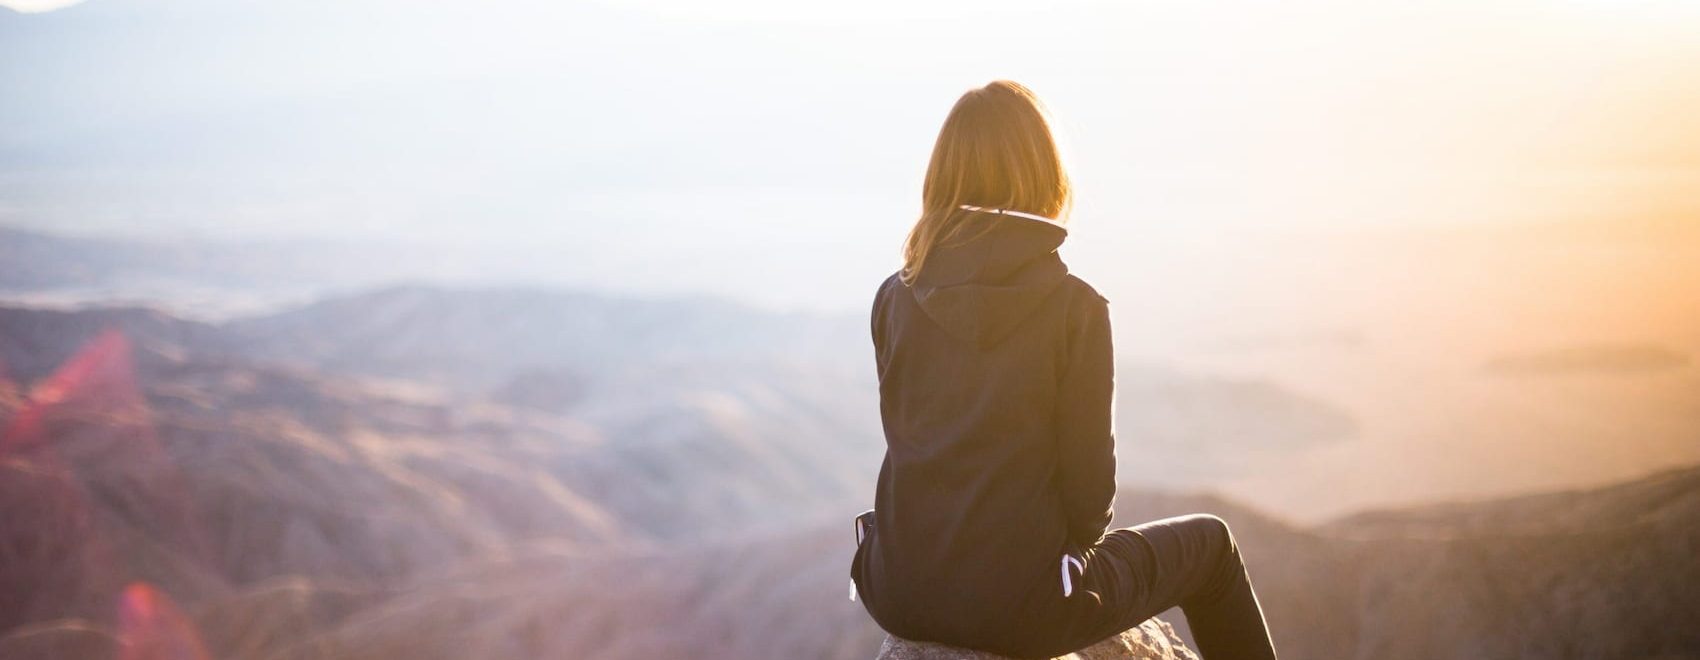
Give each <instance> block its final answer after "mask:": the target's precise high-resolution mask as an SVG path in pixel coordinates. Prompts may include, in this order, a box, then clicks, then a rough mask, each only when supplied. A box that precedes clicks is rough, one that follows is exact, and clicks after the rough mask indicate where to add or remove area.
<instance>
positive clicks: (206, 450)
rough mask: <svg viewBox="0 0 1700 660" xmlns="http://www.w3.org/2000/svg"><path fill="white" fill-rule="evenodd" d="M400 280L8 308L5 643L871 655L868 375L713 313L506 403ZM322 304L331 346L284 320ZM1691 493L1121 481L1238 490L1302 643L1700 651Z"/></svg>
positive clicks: (1277, 601)
mask: <svg viewBox="0 0 1700 660" xmlns="http://www.w3.org/2000/svg"><path fill="white" fill-rule="evenodd" d="M516 295H520V296H522V297H519V298H516V300H529V301H530V303H529V304H513V303H505V304H509V305H513V306H512V307H511V309H517V310H520V311H524V309H525V308H526V307H537V306H544V305H542V303H541V302H539V301H543V302H547V301H549V300H555V301H573V300H577V299H575V298H572V297H570V296H568V297H559V298H550V297H547V296H545V297H543V298H540V299H538V298H526V297H523V296H529V295H534V294H516ZM374 296H376V298H374V300H377V301H382V300H384V299H385V298H386V297H387V296H399V297H400V298H401V302H400V303H396V304H395V305H399V308H400V309H406V310H414V309H429V308H432V307H440V306H445V305H446V306H452V305H453V304H454V303H453V301H455V300H456V299H457V297H456V296H455V295H452V294H438V293H432V292H428V291H425V292H410V291H408V290H398V291H388V292H380V293H377V294H374ZM492 304H493V305H495V303H492ZM563 304H564V303H563ZM395 305H391V306H386V305H381V304H367V305H356V304H346V305H344V306H342V307H340V308H338V311H337V312H336V313H334V314H332V313H328V312H326V311H325V310H327V309H330V308H326V307H318V308H309V309H311V310H316V311H313V312H312V315H313V316H315V317H317V318H318V319H319V320H317V321H314V322H312V323H308V322H305V321H302V320H301V319H304V318H308V316H303V315H286V316H283V317H281V318H282V319H284V320H283V321H279V324H278V325H270V324H268V323H266V322H265V321H263V320H255V319H250V320H247V321H244V322H242V323H240V324H238V323H218V324H213V323H201V322H194V321H184V320H180V319H175V318H172V317H170V316H168V315H165V314H162V313H159V312H153V311H148V310H138V309H87V310H80V311H52V310H40V309H23V308H3V309H0V361H3V362H0V364H3V365H4V373H5V374H8V376H7V379H6V380H4V381H0V429H4V431H3V432H0V472H3V474H0V519H4V520H6V521H8V524H7V525H5V526H3V527H0V556H3V557H5V558H7V559H6V561H4V562H0V594H4V595H3V596H0V599H3V600H0V657H14V656H16V657H30V656H32V655H42V654H48V655H51V654H53V653H58V654H71V655H90V654H93V655H99V654H103V653H108V652H110V651H111V650H112V648H114V645H117V644H122V643H130V642H134V640H136V639H138V636H144V637H148V638H149V639H165V640H168V641H169V640H177V641H176V642H172V643H181V644H189V641H184V640H192V641H193V644H189V646H191V647H197V648H203V650H205V652H206V657H272V658H294V657H299V658H309V657H311V658H357V657H392V656H397V655H406V656H410V657H489V656H509V657H535V656H567V657H673V656H693V657H728V658H731V657H823V658H867V657H872V654H873V652H874V650H875V649H876V648H877V645H878V643H879V641H880V638H881V633H880V632H879V631H878V630H877V629H875V628H874V627H873V625H872V624H871V623H870V622H869V620H868V619H867V617H866V615H865V613H863V612H862V611H861V610H860V606H859V605H857V604H855V603H852V602H849V601H847V600H845V598H844V586H845V581H846V579H847V570H848V569H847V567H848V561H849V554H850V550H851V548H850V543H849V534H848V533H847V532H846V529H845V526H846V525H845V521H846V520H847V519H848V515H849V513H851V512H853V511H856V510H859V509H860V508H863V507H864V506H865V502H866V498H867V493H868V492H869V489H870V487H871V482H872V478H873V474H872V473H873V471H874V469H875V468H877V465H878V457H879V451H880V449H881V444H880V441H879V435H878V428H877V423H876V422H877V420H875V419H873V415H871V414H869V411H872V410H874V409H875V405H874V400H873V399H872V397H871V394H869V393H868V392H866V390H862V389H858V388H860V387H863V386H862V385H859V384H858V376H857V375H855V374H854V373H849V372H846V371H843V370H840V369H837V368H834V367H832V366H830V365H829V364H822V363H819V362H815V363H810V362H807V361H805V360H801V359H799V358H798V356H799V355H803V354H806V351H807V350H808V349H804V348H799V347H797V346H794V345H785V344H774V345H762V344H759V343H753V342H752V343H736V342H735V343H733V344H732V345H731V347H730V348H728V347H727V346H726V345H706V344H705V345H696V346H692V347H691V350H690V352H688V353H687V352H681V353H678V354H675V355H672V356H670V357H668V358H667V359H656V360H653V361H648V362H645V361H643V360H640V359H638V358H637V357H636V356H641V355H645V354H646V353H645V352H643V351H633V352H631V353H629V355H631V356H634V357H633V362H634V364H633V365H632V366H631V367H630V368H626V369H618V370H609V371H599V370H586V371H584V372H583V379H582V380H581V381H579V382H578V383H577V384H576V385H574V386H575V387H578V388H579V390H577V391H576V393H575V394H574V395H573V396H571V397H570V398H569V400H567V401H565V402H557V403H554V404H550V403H544V404H540V405H530V404H527V405H516V404H513V403H511V402H504V401H501V400H495V399H492V398H491V397H489V396H487V395H485V394H482V393H480V388H464V389H461V388H456V387H452V386H446V385H452V383H444V382H436V381H432V380H431V379H430V378H426V377H417V374H422V373H437V374H461V375H469V374H473V373H474V372H473V371H460V370H458V369H475V368H482V369H484V371H481V372H477V373H482V374H485V375H486V377H487V378H488V382H500V381H502V380H503V378H502V377H501V375H500V372H501V369H503V368H517V369H521V370H524V369H526V368H527V365H519V364H511V363H509V364H507V366H505V367H492V366H489V365H485V366H483V367H475V366H469V365H476V364H477V361H476V360H472V361H467V362H459V363H457V362H456V361H455V360H440V361H439V360H437V359H436V358H435V357H434V356H435V355H437V354H436V353H434V352H433V351H432V350H430V348H429V347H430V346H432V345H433V343H434V342H445V343H448V344H453V343H462V342H468V341H470V338H471V337H476V336H483V335H482V333H484V332H486V330H483V329H481V325H480V324H476V323H471V322H470V321H468V322H466V323H467V325H465V326H463V327H461V328H460V329H459V330H453V331H448V330H445V331H443V332H442V333H441V334H440V335H435V336H433V334H432V333H430V332H425V333H421V334H419V335H417V336H416V337H414V338H411V339H410V341H413V340H417V341H418V342H419V343H415V344H413V345H412V346H413V349H412V350H416V351H418V353H417V354H418V355H419V356H420V360H419V362H420V365H417V367H416V368H417V369H418V370H417V371H413V370H401V371H390V370H386V369H381V368H375V367H371V366H370V364H369V363H364V362H361V361H360V360H357V359H352V358H350V357H339V356H349V355H352V354H351V353H346V352H340V351H339V350H338V349H336V348H335V347H336V346H358V345H362V344H361V342H363V341H365V339H364V338H367V337H370V336H372V335H371V334H370V333H372V332H380V331H387V330H386V329H387V328H388V327H387V326H384V325H382V324H375V325H369V326H365V327H368V328H370V329H369V330H365V331H362V330H360V329H359V328H360V327H362V326H361V325H360V323H376V322H375V321H361V318H362V316H361V312H362V310H365V311H366V312H367V313H369V314H370V315H371V316H372V317H373V318H383V317H385V316H386V315H387V314H389V313H390V311H389V310H393V309H397V308H398V307H397V306H395ZM497 308H501V305H497ZM611 309H614V310H622V311H619V312H618V313H620V314H623V313H625V312H624V311H623V310H629V309H631V308H627V307H612V308H611ZM410 313H415V312H410ZM551 313H560V312H549V313H539V314H540V315H539V316H534V317H530V318H534V319H543V318H548V317H549V316H548V314H551ZM610 313H611V314H613V313H614V312H610ZM651 313H657V314H659V313H660V312H656V311H652V312H651ZM466 318H468V319H477V318H484V319H489V318H491V317H490V316H488V315H480V314H467V315H466ZM728 318H730V317H728ZM762 318H765V317H761V316H759V315H755V316H746V317H740V318H736V319H734V321H728V322H737V323H751V324H754V323H760V322H762V321H761V319H762ZM338 321H341V322H345V323H347V324H348V325H347V326H345V327H341V328H339V327H338ZM356 321H359V323H356ZM534 322H537V323H541V321H534ZM626 322H628V321H618V322H615V321H609V322H608V323H607V325H618V323H626ZM315 324H323V325H324V326H325V328H326V332H325V333H324V334H325V337H326V338H325V339H323V341H322V343H318V344H296V343H293V342H290V341H286V340H283V339H280V338H281V337H287V336H290V335H291V334H292V333H295V332H306V331H307V330H309V329H310V328H312V327H314V325H315ZM449 325H451V326H452V325H454V324H449ZM496 325H498V328H497V329H496V330H495V332H497V333H498V336H499V333H500V332H501V330H500V327H499V326H500V324H496ZM607 325H599V326H598V327H607ZM280 327H287V328H290V330H288V331H283V330H277V328H280ZM619 327H630V326H619ZM683 327H685V328H689V327H692V326H691V325H690V324H686V325H685V326H683ZM702 327H704V328H712V329H704V330H702V332H713V333H720V332H724V331H725V328H724V327H721V326H713V325H712V324H710V325H705V326H702ZM262 330H269V331H262ZM524 332H526V333H533V334H529V335H514V336H512V337H510V338H509V340H510V341H521V340H524V339H525V337H527V336H535V333H537V332H538V331H537V330H535V329H528V330H525V331H524ZM339 333H340V334H339ZM625 334H626V333H622V332H606V333H597V332H585V333H582V334H579V335H577V337H580V338H582V339H583V341H582V342H581V343H582V344H583V345H585V346H589V347H591V348H594V347H595V345H596V343H595V341H591V339H594V338H598V337H600V338H601V339H597V340H596V341H607V342H617V341H618V340H619V338H620V337H622V336H624V335H625ZM688 334H689V333H686V332H683V331H681V332H680V334H679V335H677V336H680V337H685V338H684V339H679V340H678V341H681V342H683V343H684V344H687V345H688V344H691V340H690V339H689V338H688ZM640 335H641V333H640ZM751 336H760V334H759V332H752V333H751ZM651 337H652V339H651V341H659V340H655V339H653V337H654V335H651ZM256 347H258V348H256ZM292 350H293V351H294V352H293V353H292V354H291V355H283V353H287V352H290V351H292ZM476 350H480V351H494V349H489V348H478V349H476ZM586 350H591V349H586ZM608 350H614V349H608ZM728 356H730V357H728ZM730 363H736V364H738V365H739V367H738V368H737V369H728V368H724V367H723V365H726V364H730ZM455 364H459V365H460V366H459V367H456V368H441V369H439V367H441V366H444V365H455ZM1139 373H1141V374H1143V375H1142V376H1140V377H1141V378H1146V379H1148V380H1147V381H1146V383H1147V384H1145V385H1143V386H1141V387H1144V388H1147V389H1148V391H1150V392H1152V393H1154V395H1153V396H1152V397H1149V398H1151V399H1155V400H1157V401H1159V402H1169V403H1159V404H1156V405H1150V404H1146V406H1145V407H1141V408H1134V409H1133V410H1135V411H1137V413H1136V414H1140V415H1143V416H1146V417H1148V419H1144V420H1139V421H1136V422H1134V423H1135V424H1138V425H1141V426H1140V428H1145V429H1149V430H1150V432H1151V433H1165V432H1167V433H1183V432H1184V433H1201V432H1202V431H1198V430H1197V429H1204V430H1206V431H1207V430H1209V429H1212V428H1214V429H1223V428H1229V427H1225V426H1221V425H1222V424H1224V423H1225V422H1221V421H1218V420H1213V419H1212V418H1211V413H1210V411H1211V410H1216V409H1220V408H1218V406H1230V405H1231V406H1234V407H1238V408H1244V409H1248V410H1251V411H1253V413H1254V414H1256V415H1258V416H1259V417H1260V418H1262V419H1265V420H1287V421H1286V422H1285V425H1284V426H1278V427H1273V428H1271V429H1269V430H1267V431H1266V432H1267V433H1283V434H1287V435H1285V436H1277V435H1267V436H1265V437H1270V438H1275V437H1289V438H1293V439H1294V440H1292V441H1291V442H1293V443H1296V444H1298V445H1300V446H1308V445H1309V444H1310V443H1317V442H1320V443H1324V445H1326V443H1328V442H1339V441H1340V440H1339V438H1338V437H1337V436H1338V435H1339V434H1343V433H1350V432H1351V430H1350V429H1351V426H1350V424H1349V421H1347V420H1346V418H1342V417H1340V416H1338V415H1334V414H1332V413H1329V412H1328V410H1327V408H1326V406H1325V404H1318V403H1315V402H1311V401H1308V400H1307V399H1305V398H1303V397H1299V396H1293V395H1288V394H1283V393H1281V392H1279V391H1278V390H1270V389H1268V388H1264V387H1261V386H1258V385H1256V384H1254V383H1253V384H1247V383H1243V382H1233V381H1220V380H1210V379H1201V378H1194V377H1187V376H1185V375H1181V374H1173V373H1169V374H1168V376H1167V377H1168V378H1170V379H1171V380H1172V383H1173V385H1168V386H1165V385H1163V384H1161V382H1159V381H1157V380H1155V379H1156V378H1158V377H1159V375H1160V374H1164V373H1165V372H1163V371H1161V370H1155V369H1153V370H1148V371H1141V372H1139ZM860 378H866V376H860ZM497 391H498V392H501V391H502V390H500V389H498V390H497ZM1156 393H1168V394H1166V396H1168V397H1169V398H1163V397H1158V396H1155V394H1156ZM1142 398H1147V397H1142ZM1124 405H1126V404H1125V403H1124ZM1258 410H1264V411H1265V412H1256V411H1258ZM1125 423H1126V422H1124V424H1125ZM1232 423H1244V422H1232ZM1212 425H1214V426H1212ZM1241 428H1244V429H1253V430H1255V429H1256V425H1248V426H1243V427H1241ZM1164 429H1168V430H1167V431H1165V430H1164ZM1187 429H1194V430H1191V431H1188V430H1187ZM1307 434H1308V435H1307ZM1176 437H1180V438H1184V437H1187V436H1184V435H1180V436H1176ZM1307 438H1314V439H1307ZM1181 444H1184V443H1181ZM1181 444H1176V445H1172V447H1179V446H1181ZM1154 455H1156V454H1151V453H1146V454H1136V453H1126V452H1124V453H1123V456H1124V458H1123V460H1124V461H1127V460H1130V458H1133V457H1138V458H1143V459H1145V460H1152V459H1151V457H1152V456H1154ZM1697 501H1700V469H1688V470H1683V471H1676V472H1668V473H1663V474H1659V475H1654V476H1650V477H1647V478H1645V479H1641V480H1636V481H1632V482H1626V483H1622V484H1618V485H1615V486H1610V487H1604V488H1595V489H1584V490H1575V491H1568V492H1560V493H1548V494H1542V495H1531V496H1523V497H1516V498H1503V499H1494V500H1485V501H1475V502H1459V503H1452V504H1437V505H1429V506H1416V507H1402V508H1398V509H1392V510H1384V511H1373V512H1366V513H1362V514H1357V515H1353V516H1349V517H1346V518H1341V519H1338V520H1335V521H1332V522H1328V523H1325V524H1321V525H1314V526H1306V525H1300V524H1296V523H1293V522H1289V521H1287V520H1284V519H1282V518H1280V517H1276V516H1272V515H1270V514H1268V513H1265V512H1262V511H1259V510H1258V509H1255V508H1251V507H1247V506H1244V505H1242V504H1239V503H1236V502H1234V501H1231V500H1226V499H1223V498H1220V497H1215V496H1208V495H1183V494H1170V493H1161V492H1154V491H1151V490H1144V489H1136V488H1128V489H1125V490H1123V492H1122V493H1121V494H1120V496H1119V498H1118V506H1117V524H1123V525H1126V524H1135V523H1137V522H1140V521H1144V520H1149V519H1153V518H1157V517H1161V516H1166V515H1175V514H1180V513H1189V512H1196V511H1208V512H1213V513H1217V514H1219V515H1222V516H1223V517H1224V518H1227V519H1228V520H1229V521H1230V523H1232V525H1233V526H1234V529H1235V530H1236V533H1237V534H1238V535H1239V538H1240V541H1241V543H1242V546H1243V547H1244V549H1245V552H1246V555H1247V557H1248V562H1249V565H1250V566H1251V570H1252V571H1253V574H1254V576H1255V578H1256V581H1257V584H1258V587H1259V589H1260V592H1261V594H1262V597H1263V599H1264V605H1265V607H1266V610H1267V611H1268V616H1269V620H1270V623H1271V626H1272V628H1273V631H1274V635H1275V637H1276V640H1277V642H1278V644H1279V645H1280V647H1281V649H1282V651H1283V655H1284V656H1285V657H1294V658H1354V657H1356V658H1402V657H1413V658H1415V657H1425V658H1426V657H1456V658H1466V657H1518V656H1532V657H1547V656H1555V655H1556V656H1583V657H1654V656H1659V654H1663V657H1697V655H1700V640H1696V639H1695V638H1694V633H1693V632H1692V631H1694V630H1700V626H1695V625H1693V624H1694V623H1695V620H1694V616H1695V614H1694V613H1696V612H1700V601H1697V600H1696V596H1695V594H1697V593H1700V591H1697V590H1695V589H1693V588H1692V587H1693V586H1694V585H1695V584H1697V581H1696V578H1700V575H1696V574H1695V571H1696V565H1695V564H1694V562H1692V557H1693V556H1695V551H1696V549H1697V548H1700V537H1697V533H1700V532H1697V531H1696V530H1700V504H1697ZM144 605H145V607H144ZM140 611H145V612H147V613H150V614H148V615H147V616H140V615H138V614H136V612H140ZM173 612H178V613H180V616H177V615H174V614H172V613H173ZM1165 617H1166V618H1167V619H1168V620H1170V621H1172V622H1174V623H1176V624H1177V626H1178V627H1182V628H1183V629H1184V619H1182V617H1180V616H1179V614H1178V613H1174V612H1171V613H1169V614H1168V615H1165ZM658 621H665V622H666V625H657V622H658ZM185 648H188V647H185ZM184 657H196V656H194V655H192V654H191V655H189V656H184Z"/></svg>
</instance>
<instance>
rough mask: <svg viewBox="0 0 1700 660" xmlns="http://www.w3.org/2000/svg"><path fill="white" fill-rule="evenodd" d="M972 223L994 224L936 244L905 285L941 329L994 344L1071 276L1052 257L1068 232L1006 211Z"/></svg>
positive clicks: (1058, 259) (984, 345)
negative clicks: (960, 238) (912, 280)
mask: <svg viewBox="0 0 1700 660" xmlns="http://www.w3.org/2000/svg"><path fill="white" fill-rule="evenodd" d="M972 222H987V223H991V226H990V227H989V228H987V229H986V230H985V231H983V232H982V233H980V235H979V236H975V237H974V238H973V239H972V240H970V241H968V242H966V243H960V244H955V245H948V246H946V245H940V246H937V247H934V248H933V252H932V254H929V255H927V262H926V264H924V265H923V266H922V267H921V272H920V274H919V275H918V276H917V277H916V278H915V283H914V284H913V285H912V286H911V287H910V289H911V290H912V291H913V293H914V294H915V302H917V303H919V304H920V306H921V309H922V310H923V311H925V312H926V313H927V316H928V317H930V318H932V320H933V322H935V323H937V324H938V325H939V327H941V328H943V329H944V331H945V332H947V333H949V334H950V335H951V336H952V337H955V338H957V339H960V340H962V341H966V342H970V343H973V344H975V345H977V346H979V347H980V348H991V347H992V346H994V345H996V344H997V343H998V342H999V341H1001V340H1002V339H1003V338H1004V337H1006V336H1008V335H1009V333H1010V331H1011V330H1014V329H1015V326H1017V325H1019V324H1020V323H1021V321H1023V320H1025V319H1026V318H1027V317H1028V316H1031V315H1032V313H1033V311H1034V310H1035V309H1038V307H1039V303H1041V302H1044V300H1045V297H1046V296H1048V295H1050V293H1051V290H1052V289H1055V288H1056V286H1057V284H1058V283H1060V282H1062V281H1063V278H1064V277H1067V276H1068V266H1067V265H1065V264H1063V261H1062V257H1060V256H1058V255H1057V248H1058V247H1059V246H1061V245H1062V242H1063V239H1065V238H1067V237H1068V230H1066V229H1063V228H1062V227H1059V226H1057V225H1053V224H1050V223H1048V222H1041V221H1038V220H1029V219H1026V218H1019V217H1013V216H1006V215H992V214H986V215H983V216H982V217H979V218H974V219H972ZM976 229H977V228H975V227H970V228H968V229H967V230H966V231H969V232H973V231H975V230H976Z"/></svg>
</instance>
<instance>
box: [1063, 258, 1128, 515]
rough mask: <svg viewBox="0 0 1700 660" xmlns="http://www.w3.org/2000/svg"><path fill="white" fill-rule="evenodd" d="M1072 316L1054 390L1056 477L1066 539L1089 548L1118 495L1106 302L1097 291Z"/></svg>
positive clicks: (1111, 355) (1112, 369)
mask: <svg viewBox="0 0 1700 660" xmlns="http://www.w3.org/2000/svg"><path fill="white" fill-rule="evenodd" d="M1087 307H1088V310H1087V311H1086V312H1085V313H1083V314H1072V315H1071V316H1072V317H1074V318H1073V320H1071V322H1070V327H1069V332H1068V338H1067V342H1068V343H1067V351H1066V353H1065V355H1066V357H1065V362H1064V364H1063V373H1062V381H1061V383H1060V384H1059V386H1058V388H1057V407H1056V415H1057V418H1056V428H1057V448H1058V460H1057V471H1058V474H1057V477H1058V479H1057V481H1058V484H1059V485H1060V486H1061V491H1062V505H1063V513H1064V515H1065V516H1066V517H1067V520H1068V538H1069V540H1070V541H1072V542H1073V543H1075V544H1076V545H1080V546H1089V545H1093V544H1095V543H1097V542H1098V540H1099V539H1100V538H1103V536H1104V530H1105V529H1107V528H1108V527H1109V525H1110V516H1111V514H1112V513H1113V511H1114V506H1115V498H1116V439H1115V435H1114V431H1113V430H1112V429H1111V425H1110V416H1111V406H1113V405H1114V403H1115V388H1116V385H1115V356H1114V351H1113V349H1112V347H1111V345H1110V308H1109V303H1108V302H1107V301H1105V300H1104V299H1103V298H1102V297H1100V296H1098V295H1096V294H1095V292H1094V294H1093V295H1091V296H1090V299H1089V302H1088V303H1087Z"/></svg>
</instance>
